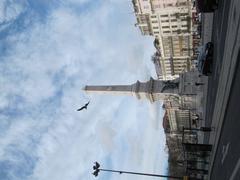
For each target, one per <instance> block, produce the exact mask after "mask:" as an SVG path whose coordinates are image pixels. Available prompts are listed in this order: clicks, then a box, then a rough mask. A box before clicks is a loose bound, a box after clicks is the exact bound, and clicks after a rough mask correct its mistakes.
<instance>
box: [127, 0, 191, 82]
mask: <svg viewBox="0 0 240 180" xmlns="http://www.w3.org/2000/svg"><path fill="white" fill-rule="evenodd" d="M132 2H133V7H134V12H135V15H136V19H137V23H136V26H138V27H139V29H140V31H141V33H142V35H151V36H154V37H155V38H156V41H155V42H158V45H157V46H158V49H157V51H158V52H159V53H160V56H161V58H160V60H159V63H160V64H161V68H162V70H161V71H162V77H160V78H161V79H163V80H170V79H174V78H176V77H178V76H179V74H180V73H182V72H183V71H187V70H189V69H190V67H191V56H192V50H191V49H192V9H191V6H192V4H191V2H190V1H188V0H133V1H132ZM155 47H156V46H155Z"/></svg>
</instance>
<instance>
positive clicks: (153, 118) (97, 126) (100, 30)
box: [0, 0, 167, 180]
mask: <svg viewBox="0 0 240 180" xmlns="http://www.w3.org/2000/svg"><path fill="white" fill-rule="evenodd" d="M135 22H136V20H135V17H134V14H133V8H132V5H131V1H130V0H129V1H127V0H121V1H120V0H102V1H100V0H98V1H97V0H92V1H90V0H68V1H67V0H52V1H49V0H2V1H1V2H0V179H6V180H8V179H9V180H18V179H25V180H28V179H29V180H49V179H51V180H52V179H56V180H57V179H61V180H82V179H84V180H88V179H95V178H94V177H93V175H92V174H91V172H92V165H93V162H95V161H99V162H100V163H101V165H102V166H103V167H104V168H110V169H119V170H128V171H139V172H149V173H159V174H166V167H167V154H166V150H165V139H164V135H163V130H162V125H161V124H162V115H163V112H162V110H161V108H160V107H161V102H158V103H154V104H150V103H149V102H148V101H145V100H141V101H138V100H137V99H135V97H125V96H111V95H108V96H106V95H95V94H85V93H84V92H83V91H82V88H83V87H84V86H85V85H87V84H88V85H91V84H93V85H101V84H103V85H107V84H132V83H134V82H136V81H137V80H140V81H146V80H148V79H149V78H150V76H153V77H155V73H154V67H153V65H152V63H151V60H150V57H151V55H152V54H153V53H154V47H153V38H152V37H144V36H142V35H141V34H140V32H139V30H138V29H137V28H136V27H134V24H135ZM89 99H90V100H91V103H90V105H89V108H88V110H87V111H81V112H77V111H76V109H77V108H78V107H79V106H81V105H83V104H84V103H86V102H87V101H88V100H89ZM133 178H137V179H138V180H141V179H146V177H143V178H141V177H133V176H131V175H124V174H123V175H119V174H109V173H103V172H102V173H100V174H99V177H98V179H102V180H103V179H104V180H108V179H111V180H123V179H124V180H130V179H133ZM147 179H154V178H147Z"/></svg>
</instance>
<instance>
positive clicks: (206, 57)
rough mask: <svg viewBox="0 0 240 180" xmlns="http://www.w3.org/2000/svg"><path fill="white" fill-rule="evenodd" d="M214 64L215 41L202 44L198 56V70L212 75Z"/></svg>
mask: <svg viewBox="0 0 240 180" xmlns="http://www.w3.org/2000/svg"><path fill="white" fill-rule="evenodd" d="M212 64H213V43H212V42H208V43H206V44H205V45H203V46H201V47H200V49H199V54H198V57H197V68H198V71H199V72H200V73H201V74H203V75H206V76H208V75H210V74H211V73H212Z"/></svg>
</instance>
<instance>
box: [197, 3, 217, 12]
mask: <svg viewBox="0 0 240 180" xmlns="http://www.w3.org/2000/svg"><path fill="white" fill-rule="evenodd" d="M217 1H218V0H196V10H197V13H201V12H213V11H214V10H215V9H217V6H218V2H217Z"/></svg>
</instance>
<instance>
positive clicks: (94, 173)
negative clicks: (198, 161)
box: [92, 162, 185, 180]
mask: <svg viewBox="0 0 240 180" xmlns="http://www.w3.org/2000/svg"><path fill="white" fill-rule="evenodd" d="M93 170H94V171H93V173H92V174H93V175H94V176H95V177H97V176H98V173H99V172H100V171H108V172H112V173H119V174H123V173H125V174H135V175H142V176H155V177H164V178H172V179H179V180H182V179H183V178H185V177H179V176H165V175H159V174H148V173H138V172H131V171H117V170H112V169H101V168H100V164H99V163H98V162H95V165H94V166H93Z"/></svg>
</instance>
